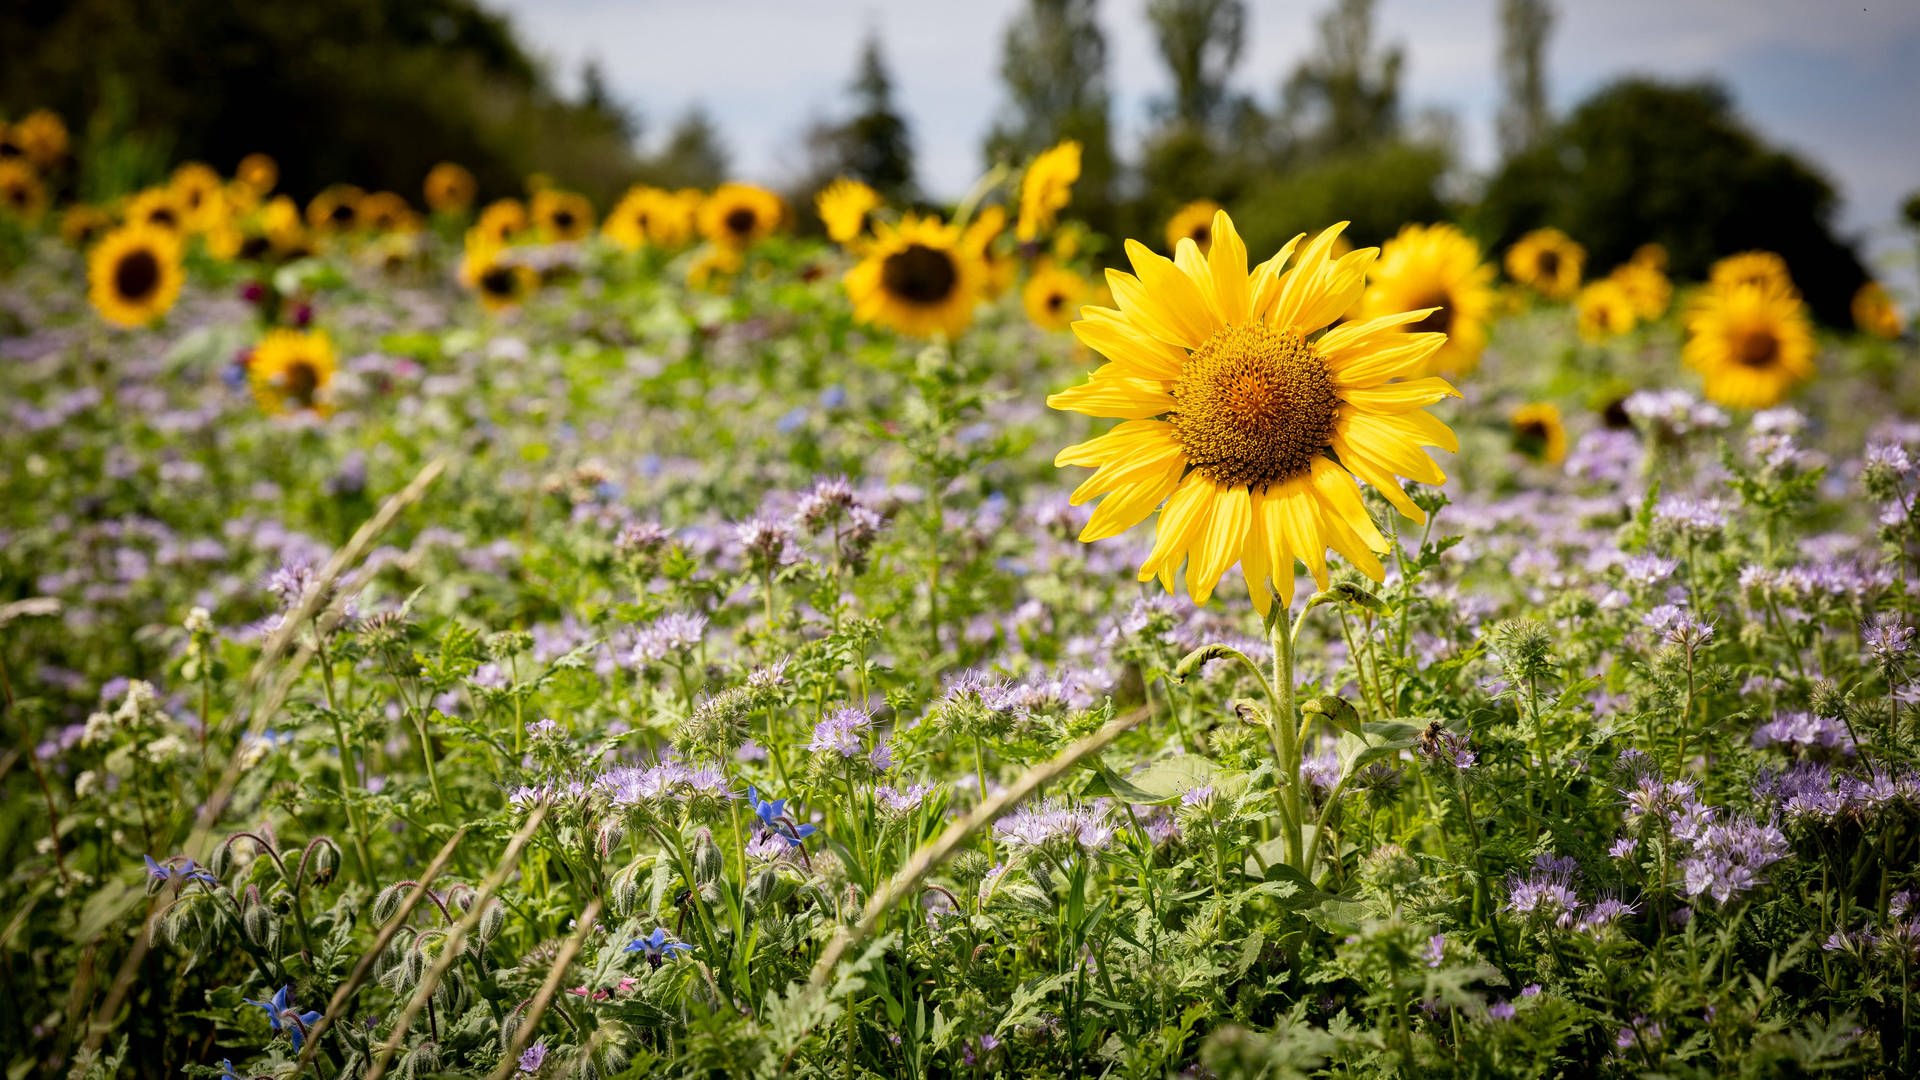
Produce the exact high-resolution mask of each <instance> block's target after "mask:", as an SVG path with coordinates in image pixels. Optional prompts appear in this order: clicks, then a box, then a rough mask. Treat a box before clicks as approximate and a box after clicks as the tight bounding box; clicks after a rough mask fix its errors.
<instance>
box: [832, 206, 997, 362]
mask: <svg viewBox="0 0 1920 1080" xmlns="http://www.w3.org/2000/svg"><path fill="white" fill-rule="evenodd" d="M984 276H985V270H984V267H982V266H981V264H980V259H979V256H978V255H977V254H976V253H975V252H974V251H973V250H972V249H970V248H969V247H968V246H967V245H966V243H965V242H964V241H963V239H962V237H961V233H960V230H959V229H958V228H956V227H954V226H953V225H950V224H948V223H946V222H944V221H941V220H940V219H939V218H937V217H920V216H918V215H915V214H908V215H907V216H906V217H905V218H903V219H901V221H900V223H899V224H898V225H889V224H886V223H884V222H883V223H881V224H879V225H877V226H876V227H875V235H874V238H873V243H871V244H870V245H868V246H867V249H866V257H865V258H863V259H862V260H861V261H860V262H859V264H858V265H856V266H854V267H853V269H851V270H848V271H847V276H846V285H847V297H848V298H849V299H851V300H852V301H853V314H854V317H855V318H857V319H859V320H860V321H861V322H867V323H877V324H879V325H881V326H886V327H891V328H892V329H894V330H897V331H899V332H900V333H902V334H912V335H915V336H917V337H928V336H931V335H933V334H934V333H935V332H940V333H944V334H946V335H947V336H948V337H955V336H957V335H959V333H960V332H961V331H962V330H965V329H966V328H967V324H968V323H969V322H972V321H973V309H974V307H975V306H977V305H978V304H979V302H980V295H981V294H980V290H981V287H982V284H983V282H984Z"/></svg>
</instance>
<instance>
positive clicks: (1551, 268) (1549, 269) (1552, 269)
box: [1534, 251, 1560, 278]
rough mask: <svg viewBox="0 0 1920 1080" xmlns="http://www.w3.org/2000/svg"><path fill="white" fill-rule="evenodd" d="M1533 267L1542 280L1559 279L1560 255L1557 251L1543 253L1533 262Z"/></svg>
mask: <svg viewBox="0 0 1920 1080" xmlns="http://www.w3.org/2000/svg"><path fill="white" fill-rule="evenodd" d="M1534 266H1535V267H1537V268H1538V269H1539V271H1540V276H1541V277H1543V278H1553V277H1559V276H1560V253H1559V252H1557V251H1543V252H1541V253H1540V255H1539V257H1538V258H1536V259H1535V260H1534Z"/></svg>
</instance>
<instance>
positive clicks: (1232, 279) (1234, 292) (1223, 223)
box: [1207, 210, 1253, 326]
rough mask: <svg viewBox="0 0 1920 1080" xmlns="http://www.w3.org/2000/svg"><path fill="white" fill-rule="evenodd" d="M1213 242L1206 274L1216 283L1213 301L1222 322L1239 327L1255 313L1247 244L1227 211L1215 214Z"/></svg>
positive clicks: (1209, 248)
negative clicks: (1248, 275) (1249, 278)
mask: <svg viewBox="0 0 1920 1080" xmlns="http://www.w3.org/2000/svg"><path fill="white" fill-rule="evenodd" d="M1209 235H1211V236H1212V238H1213V239H1212V241H1211V243H1210V245H1209V246H1208V248H1207V274H1208V276H1209V278H1210V279H1211V280H1212V282H1213V301H1214V304H1215V305H1216V307H1217V309H1218V310H1219V312H1220V319H1221V321H1222V322H1225V323H1226V324H1228V325H1230V326H1239V325H1242V324H1244V323H1246V322H1247V321H1248V320H1250V319H1251V318H1252V317H1253V315H1252V312H1253V292H1252V290H1251V288H1250V287H1249V283H1248V280H1247V244H1246V241H1244V240H1242V239H1240V233H1239V231H1238V230H1236V229H1235V228H1234V227H1233V219H1232V218H1230V217H1228V216H1227V212H1226V211H1225V210H1216V211H1215V212H1214V215H1213V226H1212V232H1211V233H1210V234H1209Z"/></svg>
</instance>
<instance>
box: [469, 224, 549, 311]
mask: <svg viewBox="0 0 1920 1080" xmlns="http://www.w3.org/2000/svg"><path fill="white" fill-rule="evenodd" d="M460 284H462V285H465V286H466V287H467V288H469V289H472V290H473V291H474V294H475V295H477V296H479V297H480V305H481V306H482V307H484V308H486V309H487V310H488V311H494V312H498V311H505V310H507V309H508V308H511V307H515V306H518V305H519V304H521V303H522V302H524V301H525V300H526V299H527V297H529V296H532V295H533V293H534V290H536V289H538V288H539V287H540V275H539V274H538V273H536V272H535V271H534V269H533V267H531V266H527V265H524V264H522V263H517V262H513V261H510V260H509V259H508V258H507V257H506V249H505V248H503V247H502V246H501V245H500V244H499V242H497V241H495V240H494V239H493V238H491V237H489V236H486V235H484V234H482V233H481V232H480V230H478V229H474V230H471V231H470V232H468V233H467V247H466V252H465V253H464V254H463V255H462V257H461V260H460Z"/></svg>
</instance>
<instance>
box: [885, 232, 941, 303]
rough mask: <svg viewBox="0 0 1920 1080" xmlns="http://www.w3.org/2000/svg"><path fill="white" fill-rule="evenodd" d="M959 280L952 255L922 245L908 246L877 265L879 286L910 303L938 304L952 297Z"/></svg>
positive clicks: (889, 293) (891, 294)
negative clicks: (878, 266)
mask: <svg viewBox="0 0 1920 1080" xmlns="http://www.w3.org/2000/svg"><path fill="white" fill-rule="evenodd" d="M959 280H960V273H959V271H958V269H956V268H955V267H954V265H953V256H952V255H950V254H948V253H947V252H945V251H941V250H940V249H938V248H931V247H928V246H927V245H925V244H908V245H907V246H906V247H905V248H902V249H901V250H899V251H896V252H894V253H893V254H891V255H889V256H887V258H886V261H885V262H883V263H881V264H880V285H881V287H882V288H884V289H886V290H887V293H888V295H890V296H893V297H894V298H896V299H899V300H904V301H906V302H907V303H909V304H923V305H933V304H938V303H940V302H941V301H943V300H945V299H946V298H947V297H949V296H951V295H953V287H954V285H955V284H957V283H958V282H959Z"/></svg>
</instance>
